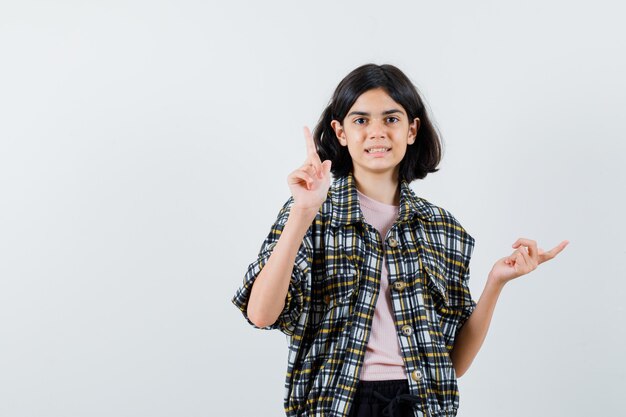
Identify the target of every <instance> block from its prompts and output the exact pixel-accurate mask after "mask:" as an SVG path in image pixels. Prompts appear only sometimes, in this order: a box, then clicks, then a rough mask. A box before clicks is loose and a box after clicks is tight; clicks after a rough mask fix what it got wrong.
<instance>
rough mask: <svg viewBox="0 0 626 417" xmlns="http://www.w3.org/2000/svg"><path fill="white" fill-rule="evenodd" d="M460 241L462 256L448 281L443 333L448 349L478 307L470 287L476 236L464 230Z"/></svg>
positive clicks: (449, 349)
mask: <svg viewBox="0 0 626 417" xmlns="http://www.w3.org/2000/svg"><path fill="white" fill-rule="evenodd" d="M458 243H459V245H460V249H461V253H462V256H461V257H460V258H459V267H458V269H457V270H455V272H454V273H453V274H452V279H451V280H450V282H449V283H448V305H447V308H446V309H445V310H444V316H443V321H444V326H443V334H444V338H445V342H446V347H447V349H448V351H451V350H452V348H453V347H454V342H455V340H456V336H457V335H458V333H459V331H460V330H461V328H462V327H463V325H464V324H465V322H466V321H467V320H468V319H469V317H470V316H471V315H472V313H473V312H474V310H475V309H476V302H475V301H474V299H473V298H472V294H471V292H470V288H469V279H470V260H471V257H472V252H473V250H474V238H473V237H472V236H470V235H469V233H467V232H465V231H464V232H463V233H461V234H460V235H459V240H458Z"/></svg>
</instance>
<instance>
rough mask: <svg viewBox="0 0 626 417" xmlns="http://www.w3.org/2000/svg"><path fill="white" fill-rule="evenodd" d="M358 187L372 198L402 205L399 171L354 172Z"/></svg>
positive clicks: (385, 202) (384, 202)
mask: <svg viewBox="0 0 626 417" xmlns="http://www.w3.org/2000/svg"><path fill="white" fill-rule="evenodd" d="M353 176H354V180H355V182H356V188H357V189H358V190H359V191H360V192H362V193H363V194H365V195H366V196H368V197H369V198H371V199H374V200H376V201H379V202H381V203H383V204H389V205H393V206H399V205H400V187H399V185H400V181H399V180H398V173H396V172H394V173H391V174H389V175H376V174H371V173H353Z"/></svg>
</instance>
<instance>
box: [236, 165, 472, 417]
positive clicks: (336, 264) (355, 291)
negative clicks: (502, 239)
mask: <svg viewBox="0 0 626 417" xmlns="http://www.w3.org/2000/svg"><path fill="white" fill-rule="evenodd" d="M292 204H293V198H292V197H290V198H289V199H288V200H287V202H286V203H285V204H284V205H283V207H282V209H281V210H280V212H279V213H278V217H277V219H276V222H275V223H274V225H273V226H272V228H271V230H270V233H269V235H268V236H267V238H266V239H265V241H264V242H263V244H262V246H261V249H260V251H259V255H258V258H257V259H256V260H255V261H254V262H252V263H251V264H250V265H249V267H248V270H247V272H246V274H245V277H244V280H243V285H242V286H241V287H240V288H239V289H238V290H237V292H236V294H235V296H234V297H233V299H232V302H233V303H234V304H235V305H236V306H237V307H238V308H239V309H240V310H241V311H242V313H243V315H244V317H245V318H246V319H247V320H248V323H250V324H251V325H253V326H254V324H253V323H252V322H251V321H250V320H249V318H248V316H247V314H246V310H247V303H248V297H249V296H250V290H251V288H252V284H253V283H254V280H255V278H256V277H257V276H258V274H259V272H260V271H261V269H262V268H263V265H265V263H266V262H267V260H268V258H269V256H270V255H271V253H272V250H273V248H274V246H275V244H276V242H277V241H278V238H279V237H280V234H281V231H282V229H283V227H284V225H285V223H286V221H287V218H288V217H289V211H290V208H291V206H292ZM473 248H474V238H473V237H472V236H470V235H469V233H468V232H467V231H466V230H465V229H464V228H463V227H462V226H461V225H460V224H459V222H458V221H457V220H456V219H455V218H454V216H453V215H452V214H451V213H450V212H448V211H447V210H445V209H443V208H441V207H437V206H435V205H433V204H431V203H430V202H428V201H427V200H425V199H423V198H420V197H417V196H416V195H415V193H414V192H413V191H412V190H411V188H410V187H409V184H408V183H407V182H406V181H402V182H401V183H400V209H399V215H398V219H397V220H396V222H395V223H394V224H393V226H392V227H391V229H390V230H389V232H388V234H387V236H385V238H384V239H383V240H381V236H380V234H379V233H378V231H377V230H376V229H375V228H374V227H373V226H371V225H369V224H368V223H366V222H365V220H364V218H363V214H362V212H361V208H360V206H359V200H358V196H357V192H356V186H355V181H354V177H353V176H352V174H348V175H347V176H345V177H338V178H335V179H334V181H333V183H332V185H331V188H330V190H329V192H328V198H327V199H326V201H325V202H324V203H323V205H322V207H321V208H320V211H319V213H318V214H317V216H316V218H315V220H314V221H313V223H312V224H311V227H309V229H308V231H307V233H306V235H305V237H304V239H303V241H302V244H301V246H300V248H299V251H298V254H297V256H296V259H295V263H294V268H293V273H292V276H291V283H290V286H289V291H288V294H287V299H286V303H285V308H284V310H283V312H282V313H281V315H280V317H279V318H278V320H277V321H276V322H275V323H274V324H273V325H271V326H268V327H264V328H263V329H279V330H280V331H282V332H283V333H284V334H286V335H287V337H288V343H289V355H288V368H287V375H286V380H285V412H286V414H287V416H288V417H296V416H333V417H345V416H347V415H348V413H349V408H350V404H351V402H352V399H353V398H354V394H355V392H356V386H357V383H358V376H359V374H360V369H361V364H362V362H363V358H364V355H365V349H366V346H367V341H368V338H369V335H370V330H371V324H372V317H373V316H374V308H375V306H376V300H377V297H378V293H379V288H380V276H381V268H382V262H386V263H387V266H388V270H389V284H390V285H389V289H390V291H391V300H392V308H393V314H394V318H395V324H396V329H397V331H398V339H399V342H400V348H401V352H402V356H403V358H404V363H405V365H406V370H407V374H409V378H408V381H409V386H410V392H411V394H414V395H417V396H419V397H420V398H421V399H422V402H421V403H420V404H416V405H415V406H414V412H415V416H416V417H426V416H429V417H430V416H432V417H443V416H455V415H456V413H457V409H458V406H459V392H458V386H457V379H456V374H455V372H454V368H453V366H452V362H451V360H450V356H449V353H450V351H451V350H452V347H453V346H454V340H455V337H456V334H457V332H458V330H459V329H460V327H461V326H462V325H463V323H465V321H466V320H467V319H468V318H469V316H470V315H471V314H472V312H473V310H474V309H475V308H476V303H475V302H474V300H473V299H472V297H471V295H470V291H469V288H468V280H469V262H470V258H471V255H472V251H473ZM255 327H256V326H255Z"/></svg>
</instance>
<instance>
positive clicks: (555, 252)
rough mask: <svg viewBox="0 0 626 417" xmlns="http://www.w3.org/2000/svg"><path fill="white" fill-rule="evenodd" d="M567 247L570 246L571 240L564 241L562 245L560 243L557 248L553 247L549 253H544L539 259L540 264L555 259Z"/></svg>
mask: <svg viewBox="0 0 626 417" xmlns="http://www.w3.org/2000/svg"><path fill="white" fill-rule="evenodd" d="M567 245H569V240H564V241H562V242H561V243H559V244H558V245H556V246H555V247H553V248H552V249H550V250H549V251H547V252H545V253H543V254H542V255H541V256H540V258H539V263H542V262H545V261H549V260H550V259H552V258H554V257H555V256H556V255H558V254H559V253H560V252H561V251H562V250H563V249H565V247H566V246H567Z"/></svg>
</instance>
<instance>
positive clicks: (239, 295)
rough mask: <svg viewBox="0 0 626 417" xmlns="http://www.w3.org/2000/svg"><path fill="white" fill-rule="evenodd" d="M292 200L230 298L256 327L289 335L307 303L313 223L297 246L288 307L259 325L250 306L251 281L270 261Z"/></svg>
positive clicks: (286, 305) (284, 207) (252, 281)
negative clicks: (250, 310) (269, 323)
mask: <svg viewBox="0 0 626 417" xmlns="http://www.w3.org/2000/svg"><path fill="white" fill-rule="evenodd" d="M293 202H294V200H293V197H290V198H289V200H287V202H286V203H285V204H284V205H283V207H282V208H281V210H280V212H279V213H278V217H277V219H276V221H275V222H274V224H273V225H272V227H271V229H270V232H269V234H268V235H267V237H266V238H265V240H264V241H263V244H262V245H261V249H260V250H259V254H258V256H257V259H256V260H255V261H254V262H252V263H251V264H250V265H249V266H248V269H247V271H246V273H245V276H244V278H243V285H242V286H241V287H239V288H238V289H237V291H236V293H235V295H234V297H233V298H232V300H231V301H232V303H233V304H234V305H235V306H236V307H237V308H239V310H241V312H242V314H243V316H244V317H245V319H246V320H247V321H248V323H249V324H250V325H252V326H253V327H255V328H257V329H263V330H272V329H279V330H280V331H281V332H283V333H285V334H286V335H292V334H293V333H294V330H295V328H296V324H297V323H298V319H299V318H300V315H301V314H302V310H303V307H304V300H305V297H306V291H307V282H308V275H309V274H310V273H311V263H312V243H311V227H309V229H308V230H307V232H306V235H305V237H304V239H303V241H302V243H301V245H300V248H299V249H298V253H297V255H296V258H295V261H294V265H293V270H292V273H291V281H290V283H289V289H288V291H287V296H286V299H285V307H284V309H283V311H282V312H281V313H280V316H279V317H278V319H277V320H276V322H274V323H273V324H271V325H269V326H266V327H258V326H256V325H255V324H254V323H252V321H251V320H250V318H249V317H248V313H247V309H248V300H249V298H250V292H251V290H252V285H253V284H254V281H255V280H256V278H257V277H258V275H259V273H260V272H261V270H262V269H263V267H264V266H265V264H266V263H267V261H268V259H269V257H270V255H271V254H272V251H273V250H274V246H276V242H277V241H278V239H279V238H280V235H281V233H282V231H283V228H284V227H285V223H286V222H287V219H288V218H289V212H290V209H291V206H292V205H293Z"/></svg>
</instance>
